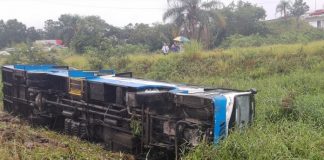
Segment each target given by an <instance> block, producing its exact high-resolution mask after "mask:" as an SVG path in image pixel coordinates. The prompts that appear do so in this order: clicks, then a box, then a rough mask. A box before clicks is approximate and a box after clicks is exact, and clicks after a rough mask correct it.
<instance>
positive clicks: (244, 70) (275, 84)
mask: <svg viewBox="0 0 324 160" xmlns="http://www.w3.org/2000/svg"><path fill="white" fill-rule="evenodd" d="M189 53H191V51H190V52H189ZM193 55H194V56H193ZM108 64H109V66H110V67H112V68H116V69H117V70H129V71H133V72H134V73H135V75H136V76H139V77H145V78H150V79H156V80H165V81H171V82H179V83H189V84H198V85H205V86H214V87H229V88H237V89H249V88H252V87H255V88H257V89H258V90H259V93H258V95H257V96H256V101H257V118H256V122H255V124H254V125H253V126H252V127H251V128H249V129H247V130H245V131H243V132H235V133H233V134H231V135H230V136H229V137H228V138H227V139H226V140H224V141H223V142H221V144H219V145H217V146H210V145H208V144H205V143H203V144H201V145H200V146H199V147H197V148H195V149H193V151H192V152H190V153H189V154H187V155H184V157H183V159H193V160H195V159H197V160H198V159H323V157H324V118H323V115H324V99H323V97H324V94H323V93H324V74H323V73H324V41H317V42H312V43H308V44H292V45H271V46H264V47H250V48H232V49H228V50H215V51H209V52H204V53H202V52H201V53H199V54H188V53H184V54H174V55H168V56H161V55H151V56H147V55H136V56H128V57H125V58H122V59H112V60H111V61H110V62H109V63H108ZM107 67H108V66H107ZM287 99H288V100H289V101H288V103H289V104H288V105H289V107H290V108H291V111H289V112H287V111H285V109H284V107H286V105H287V104H286V103H287Z"/></svg>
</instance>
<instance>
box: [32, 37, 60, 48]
mask: <svg viewBox="0 0 324 160" xmlns="http://www.w3.org/2000/svg"><path fill="white" fill-rule="evenodd" d="M35 44H36V45H43V46H49V47H50V46H63V42H62V40H60V39H56V40H37V41H35Z"/></svg>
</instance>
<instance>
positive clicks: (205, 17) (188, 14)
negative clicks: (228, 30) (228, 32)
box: [163, 0, 225, 39]
mask: <svg viewBox="0 0 324 160" xmlns="http://www.w3.org/2000/svg"><path fill="white" fill-rule="evenodd" d="M168 3H169V9H168V10H167V11H166V12H165V13H164V15H163V20H164V21H166V20H168V19H170V20H171V21H172V22H173V23H174V24H175V25H176V26H179V31H180V32H181V31H183V33H184V34H185V35H186V36H188V37H189V38H193V39H199V38H200V36H201V33H202V31H206V30H207V29H208V26H209V25H210V24H215V23H218V24H219V26H225V24H224V21H223V19H222V18H221V16H220V14H219V12H218V9H219V8H221V6H222V4H221V3H220V2H218V1H215V0H212V1H207V2H203V1H202V0H168Z"/></svg>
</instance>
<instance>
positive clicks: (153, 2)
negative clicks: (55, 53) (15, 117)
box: [0, 0, 324, 28]
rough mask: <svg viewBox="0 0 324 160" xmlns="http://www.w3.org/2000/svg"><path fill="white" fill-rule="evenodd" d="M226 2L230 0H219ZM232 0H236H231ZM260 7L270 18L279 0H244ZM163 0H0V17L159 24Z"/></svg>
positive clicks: (323, 0) (321, 0)
mask: <svg viewBox="0 0 324 160" xmlns="http://www.w3.org/2000/svg"><path fill="white" fill-rule="evenodd" d="M221 1H222V2H223V3H225V4H228V3H229V2H232V0H221ZM235 1H236V0H235ZM244 1H249V2H251V3H253V4H257V5H258V6H262V7H263V8H264V9H265V10H266V12H267V18H266V19H274V18H276V17H278V16H279V15H276V14H275V9H276V5H277V4H278V3H279V2H280V0H244ZM305 1H306V2H307V4H308V5H309V6H310V10H315V3H316V4H317V5H316V6H317V7H316V8H317V9H321V8H324V0H305ZM167 8H168V4H167V0H0V19H3V20H5V21H6V20H8V19H18V21H20V22H22V23H24V24H26V25H27V26H28V27H30V26H34V27H36V28H43V27H44V22H45V21H46V20H48V19H53V20H57V19H58V17H59V16H60V15H61V14H78V15H81V16H87V15H97V16H100V17H101V18H102V19H104V20H105V21H106V22H107V23H108V24H112V25H114V26H119V27H123V26H125V25H127V24H129V23H146V24H152V23H156V22H160V23H163V21H162V15H163V13H164V12H165V11H166V10H167Z"/></svg>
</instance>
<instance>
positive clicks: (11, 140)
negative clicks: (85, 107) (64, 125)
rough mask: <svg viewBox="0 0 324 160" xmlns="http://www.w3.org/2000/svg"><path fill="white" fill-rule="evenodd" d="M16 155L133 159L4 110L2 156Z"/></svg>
mask: <svg viewBox="0 0 324 160" xmlns="http://www.w3.org/2000/svg"><path fill="white" fill-rule="evenodd" d="M2 159H5V160H7V159H8V160H16V159H71V160H74V159H75V160H77V159H100V160H101V159H103V160H115V159H118V160H133V159H134V157H133V156H130V155H127V154H123V153H112V152H109V151H107V150H104V149H103V147H102V146H100V145H98V144H92V143H89V142H87V141H82V140H80V139H78V138H77V137H71V136H68V135H63V134H60V133H57V132H54V131H49V130H47V129H44V128H35V127H31V126H30V124H28V123H27V122H26V121H24V120H21V119H19V118H17V117H14V116H12V115H10V114H8V113H5V112H2V111H0V160H2Z"/></svg>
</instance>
